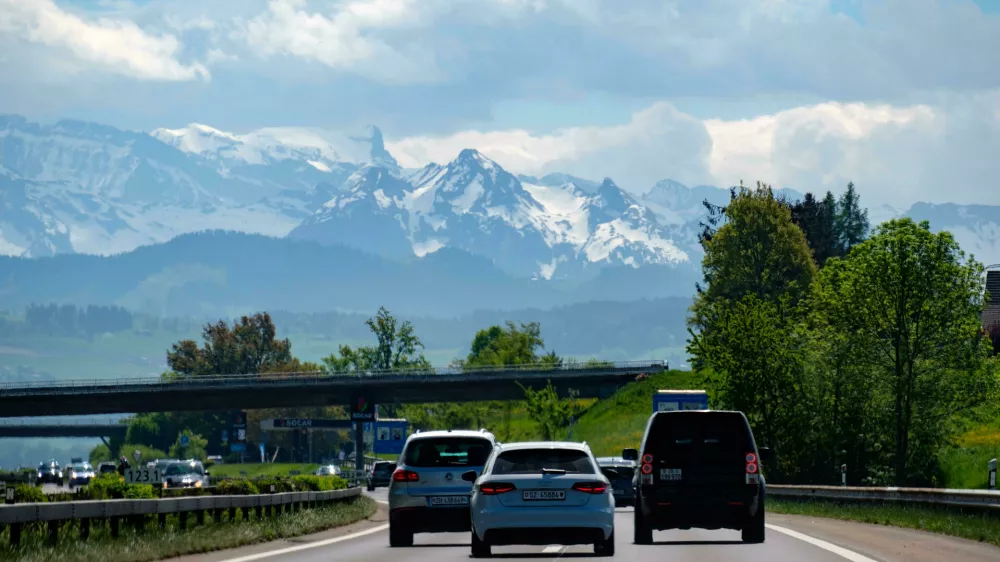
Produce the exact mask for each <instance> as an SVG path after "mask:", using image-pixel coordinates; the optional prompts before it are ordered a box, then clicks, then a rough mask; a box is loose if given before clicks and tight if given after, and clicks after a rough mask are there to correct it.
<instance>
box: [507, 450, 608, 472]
mask: <svg viewBox="0 0 1000 562" xmlns="http://www.w3.org/2000/svg"><path fill="white" fill-rule="evenodd" d="M542 469H548V470H565V471H566V472H567V473H572V474H594V463H592V462H591V461H590V456H589V455H587V453H584V452H583V451H575V450H572V449H518V450H514V451H507V452H504V453H501V454H500V456H499V457H497V460H496V462H494V463H493V474H537V473H540V472H542Z"/></svg>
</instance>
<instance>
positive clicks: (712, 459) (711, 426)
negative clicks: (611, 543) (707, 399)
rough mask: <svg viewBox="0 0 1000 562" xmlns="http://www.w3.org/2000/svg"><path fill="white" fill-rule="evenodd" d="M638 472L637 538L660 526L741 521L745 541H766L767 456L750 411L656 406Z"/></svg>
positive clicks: (635, 454)
mask: <svg viewBox="0 0 1000 562" xmlns="http://www.w3.org/2000/svg"><path fill="white" fill-rule="evenodd" d="M622 457H624V458H626V459H629V460H633V459H640V461H641V464H640V465H639V466H640V468H639V470H638V473H637V474H636V476H635V511H634V518H635V521H634V530H635V539H634V540H635V544H652V542H653V531H654V530H664V529H690V528H692V527H694V528H699V529H734V530H739V531H741V532H742V539H743V542H745V543H762V542H764V531H765V527H764V512H765V510H764V501H765V497H766V490H767V488H766V483H765V481H764V476H763V475H762V474H761V470H760V460H761V457H764V458H769V457H771V452H770V450H769V449H767V448H766V447H762V448H760V449H758V448H757V443H756V442H755V441H754V437H753V431H751V429H750V424H749V422H747V418H746V416H745V415H744V414H743V412H732V411H671V412H656V413H654V414H653V415H652V416H650V418H649V421H648V422H647V423H646V431H645V433H644V435H643V438H642V446H641V448H640V449H639V450H636V449H625V450H624V451H622Z"/></svg>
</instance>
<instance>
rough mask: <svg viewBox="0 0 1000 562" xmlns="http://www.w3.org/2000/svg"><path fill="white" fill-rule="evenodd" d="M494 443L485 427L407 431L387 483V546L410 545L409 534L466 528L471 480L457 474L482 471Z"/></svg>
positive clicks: (463, 529)
mask: <svg viewBox="0 0 1000 562" xmlns="http://www.w3.org/2000/svg"><path fill="white" fill-rule="evenodd" d="M496 445H497V441H496V438H495V437H494V436H493V434H492V433H490V432H488V431H486V430H485V429H481V430H479V431H471V430H447V431H427V432H417V433H414V434H413V435H410V437H409V438H407V440H406V443H405V444H404V445H403V452H402V453H401V454H400V455H399V460H398V461H397V463H396V470H395V471H394V472H393V473H392V479H391V481H390V482H389V546H392V547H399V546H411V545H412V544H413V535H414V533H462V532H468V531H469V530H470V529H471V520H472V518H471V515H470V512H469V496H470V495H471V494H472V483H471V482H467V481H465V480H462V474H463V473H465V472H467V471H470V470H471V471H475V472H476V473H477V474H481V473H482V470H483V465H485V464H486V459H487V458H488V457H489V455H490V453H492V452H493V449H494V448H495V447H496Z"/></svg>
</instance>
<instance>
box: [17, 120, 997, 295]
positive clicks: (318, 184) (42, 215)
mask: <svg viewBox="0 0 1000 562" xmlns="http://www.w3.org/2000/svg"><path fill="white" fill-rule="evenodd" d="M782 191H783V192H784V195H786V196H787V197H789V198H790V199H798V198H800V197H801V194H800V193H799V192H797V191H794V190H790V189H784V190H782ZM862 195H863V194H862ZM728 197H729V193H728V190H727V189H721V188H717V187H713V186H695V187H688V186H685V185H682V184H680V183H678V182H675V181H671V180H663V181H661V182H658V183H657V184H655V185H653V186H651V187H650V188H649V189H648V190H647V191H645V192H644V193H642V194H636V193H634V192H632V191H630V190H625V189H622V188H621V187H619V186H618V185H616V184H615V182H614V181H613V180H612V179H610V178H605V179H603V181H594V180H590V179H583V178H577V177H573V176H570V175H567V174H550V175H547V176H544V177H530V176H524V175H516V174H513V173H511V172H508V171H507V170H504V169H503V168H502V167H501V166H500V165H499V164H497V163H496V162H494V161H493V160H491V159H489V158H488V157H486V156H485V155H483V154H482V153H480V152H478V151H477V150H475V149H474V148H467V149H465V150H462V151H461V152H460V153H459V154H458V155H457V156H456V157H455V159H454V160H452V161H451V162H447V163H443V164H437V163H431V164H428V165H426V166H424V167H423V168H418V169H407V168H403V167H401V166H400V165H399V163H398V162H397V161H396V159H395V158H393V156H392V155H391V154H390V153H389V152H388V150H386V147H385V143H384V139H383V136H382V132H381V131H380V130H379V129H378V128H377V127H368V128H366V129H363V130H361V131H358V132H356V133H349V134H348V133H335V132H330V131H325V130H319V129H309V128H287V127H286V128H280V127H279V128H266V129H260V130H257V131H253V132H251V133H248V134H245V135H237V134H232V133H227V132H223V131H219V130H217V129H214V128H212V127H209V126H206V125H199V124H192V125H189V126H187V127H184V128H181V129H156V130H154V131H152V132H149V133H146V132H136V131H124V130H119V129H115V128H113V127H108V126H104V125H99V124H94V123H86V122H80V121H72V120H63V121H58V122H56V123H55V124H51V125H43V124H38V123H33V122H30V121H28V120H27V119H25V118H23V117H20V116H0V254H4V255H8V256H20V257H26V258H37V257H46V256H54V255H58V254H97V255H105V256H108V255H114V254H120V253H124V252H132V251H134V250H136V249H137V248H139V247H140V246H147V245H151V244H162V243H165V242H167V241H169V240H171V239H174V238H176V237H177V236H180V235H183V234H190V233H194V232H199V231H206V230H226V231H238V232H243V233H247V234H257V235H263V236H265V237H268V238H275V237H278V238H285V239H287V241H289V242H301V243H319V244H320V245H324V246H334V247H338V248H351V249H355V250H360V251H362V252H364V253H367V254H371V255H374V256H377V257H379V258H382V259H384V260H388V261H390V262H395V263H399V264H404V265H403V266H405V267H409V266H407V265H405V264H413V263H416V262H419V261H420V260H423V259H427V258H428V257H429V256H431V255H433V254H435V253H438V252H441V251H442V250H443V249H450V250H453V251H458V252H461V253H464V254H469V255H470V256H472V257H478V258H482V259H484V260H486V263H489V264H491V266H492V267H494V268H495V269H496V273H497V274H499V275H503V276H508V277H510V278H511V279H526V280H531V279H534V280H537V281H539V282H550V283H555V282H561V283H563V284H564V285H566V286H578V285H580V284H587V283H590V282H592V281H594V280H597V279H600V278H603V279H604V280H605V281H606V280H608V279H612V278H615V277H622V276H624V277H625V278H631V279H639V278H642V277H643V275H639V274H637V271H633V272H632V273H629V272H628V271H627V270H641V269H643V268H649V269H650V272H649V273H647V274H645V275H647V276H649V275H652V273H651V272H652V271H655V272H656V274H655V278H656V279H657V280H658V281H663V280H664V277H663V276H664V275H667V274H668V273H670V272H672V275H673V277H675V278H676V279H666V280H667V282H677V283H680V282H684V283H687V282H688V280H689V279H690V278H692V276H694V275H696V272H697V266H698V264H699V263H700V258H701V249H700V246H699V245H698V244H697V232H698V230H699V228H698V222H699V221H700V220H702V219H703V216H704V207H703V205H702V201H704V200H708V201H710V202H713V203H716V204H722V203H725V202H726V201H727V200H728ZM862 202H863V201H862ZM869 212H870V216H871V218H872V222H873V223H877V222H881V221H882V220H885V219H888V218H892V217H894V216H902V215H908V216H913V217H914V218H927V219H929V220H930V221H931V223H932V226H933V227H935V228H936V229H948V230H951V231H952V232H954V233H955V235H956V237H957V238H958V239H959V242H960V243H962V245H963V247H964V248H966V249H968V250H970V251H972V252H974V253H975V254H976V256H977V258H979V259H980V260H985V261H987V262H988V263H992V262H994V261H1000V227H998V223H1000V207H989V206H958V205H932V204H927V203H917V204H915V205H914V206H913V207H911V208H910V209H909V210H908V211H905V212H902V211H900V210H897V209H894V208H889V207H880V208H875V209H870V210H869ZM310 247H312V246H310ZM451 255H452V256H454V255H455V254H451ZM667 276H668V277H670V275H667ZM674 292H675V293H678V294H683V293H685V292H686V293H687V294H690V292H691V286H690V285H687V286H686V287H684V288H683V289H682V290H680V291H674Z"/></svg>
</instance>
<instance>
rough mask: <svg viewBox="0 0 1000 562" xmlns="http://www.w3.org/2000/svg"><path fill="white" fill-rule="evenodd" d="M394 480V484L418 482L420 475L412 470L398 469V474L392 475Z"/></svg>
mask: <svg viewBox="0 0 1000 562" xmlns="http://www.w3.org/2000/svg"><path fill="white" fill-rule="evenodd" d="M392 480H393V482H416V481H418V480H420V475H419V474H417V473H416V472H413V471H412V470H403V469H402V468H397V469H396V472H393V473H392Z"/></svg>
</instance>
